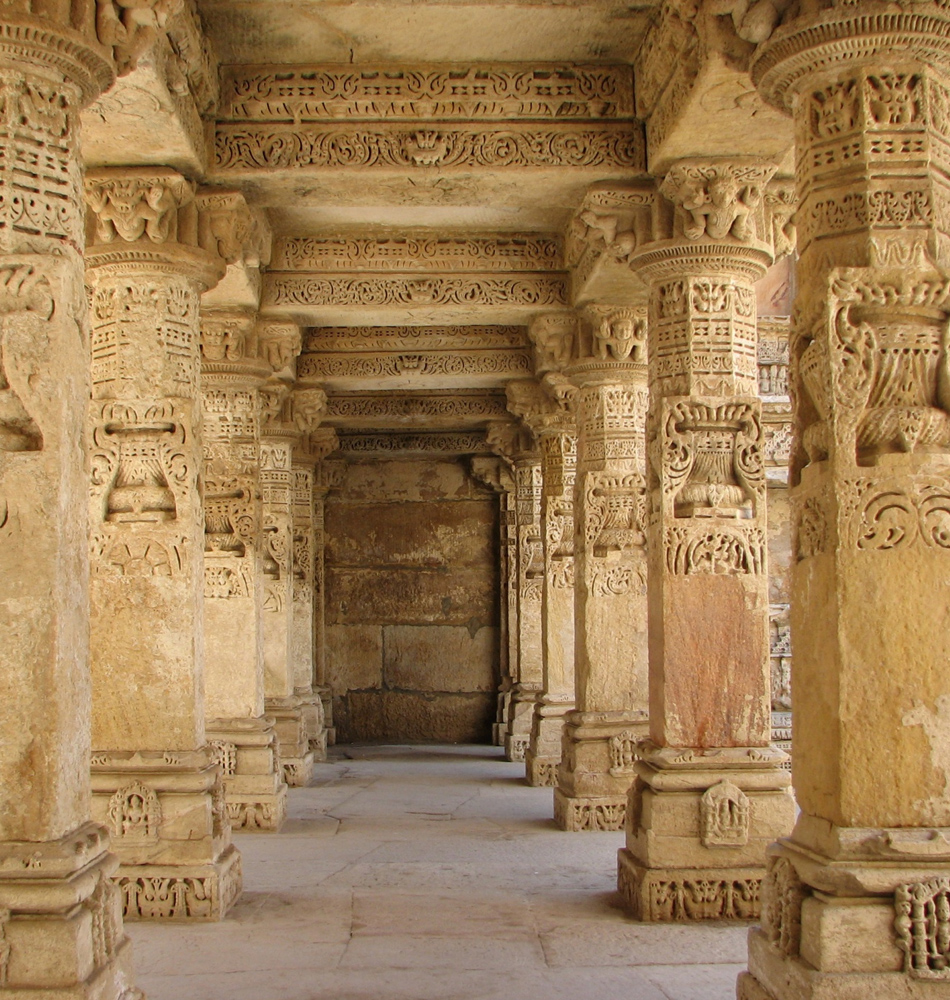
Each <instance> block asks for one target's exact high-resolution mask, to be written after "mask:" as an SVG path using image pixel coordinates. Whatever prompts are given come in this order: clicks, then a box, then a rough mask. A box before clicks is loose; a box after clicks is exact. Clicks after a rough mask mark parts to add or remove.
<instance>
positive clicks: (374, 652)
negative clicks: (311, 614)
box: [326, 625, 383, 695]
mask: <svg viewBox="0 0 950 1000" xmlns="http://www.w3.org/2000/svg"><path fill="white" fill-rule="evenodd" d="M326 656H327V660H326V662H327V684H328V685H329V687H330V688H331V689H332V690H333V691H334V692H335V693H336V694H337V695H340V694H343V693H344V692H346V691H354V690H356V691H360V690H367V689H372V688H380V687H382V684H383V630H382V628H380V626H379V625H328V626H327V629H326Z"/></svg>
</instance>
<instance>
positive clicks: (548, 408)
mask: <svg viewBox="0 0 950 1000" xmlns="http://www.w3.org/2000/svg"><path fill="white" fill-rule="evenodd" d="M552 389H553V391H552ZM571 389H572V387H570V386H569V385H568V386H561V385H560V384H558V383H555V384H553V385H551V383H547V384H545V383H542V382H539V381H538V380H537V379H530V378H529V379H514V380H513V381H511V382H509V383H508V385H507V386H506V387H505V394H506V396H507V400H508V409H509V410H510V412H512V413H513V414H515V416H517V417H519V418H520V419H521V420H522V421H524V423H525V424H526V425H527V426H528V427H529V428H530V429H531V432H532V434H534V436H535V437H536V438H537V440H538V441H539V442H540V443H541V445H542V447H543V443H544V440H545V438H548V437H552V436H556V435H557V434H564V433H570V432H572V431H573V427H574V414H573V412H572V409H571V402H570V401H571V399H572V397H573V392H572V391H571Z"/></svg>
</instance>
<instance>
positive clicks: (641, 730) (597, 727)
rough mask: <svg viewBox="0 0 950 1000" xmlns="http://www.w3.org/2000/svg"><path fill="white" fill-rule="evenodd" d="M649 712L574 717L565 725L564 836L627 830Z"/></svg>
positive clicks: (560, 814)
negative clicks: (639, 746) (629, 799)
mask: <svg viewBox="0 0 950 1000" xmlns="http://www.w3.org/2000/svg"><path fill="white" fill-rule="evenodd" d="M646 729H647V720H646V715H645V713H643V712H576V711H575V712H570V713H569V714H568V715H567V718H566V721H565V724H564V737H563V744H562V758H561V766H560V767H559V768H558V772H557V788H556V789H555V791H554V820H555V822H556V823H557V825H558V826H559V827H560V828H561V829H562V830H568V831H570V832H577V831H582V830H622V829H623V824H624V819H625V817H626V813H627V791H628V789H629V788H630V784H631V782H632V781H633V779H634V777H635V776H636V775H635V772H634V770H633V764H634V760H635V759H636V756H637V749H636V747H637V744H638V743H639V742H640V741H641V740H642V739H644V738H645V737H646Z"/></svg>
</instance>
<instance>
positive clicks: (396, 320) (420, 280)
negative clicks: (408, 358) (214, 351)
mask: <svg viewBox="0 0 950 1000" xmlns="http://www.w3.org/2000/svg"><path fill="white" fill-rule="evenodd" d="M567 285H568V281H567V275H566V274H565V273H564V272H559V271H555V272H519V271H509V272H492V271H485V272H480V271H477V270H470V271H461V272H454V273H450V272H440V271H428V272H392V273H384V274H379V273H374V272H372V271H366V272H348V273H342V274H341V273H334V272H328V271H309V272H303V271H277V270H274V271H269V272H268V273H267V274H266V275H265V276H264V286H263V291H262V295H261V308H262V309H267V311H268V313H270V314H271V315H273V316H281V317H285V318H286V317H290V318H293V319H295V320H296V321H298V322H300V323H301V324H303V325H308V326H329V325H332V324H334V323H337V324H338V323H340V321H341V319H342V318H343V317H345V322H346V324H347V325H350V326H382V327H386V326H393V325H397V324H400V323H405V322H407V321H408V322H410V323H412V324H416V325H420V326H425V325H430V324H468V323H474V324H490V323H495V324H512V325H526V324H527V323H528V322H529V321H530V319H531V317H532V316H533V315H534V313H535V312H537V310H538V309H544V308H556V307H559V306H564V305H566V304H567V297H568V289H567Z"/></svg>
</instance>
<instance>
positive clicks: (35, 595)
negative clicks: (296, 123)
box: [0, 5, 134, 1000]
mask: <svg viewBox="0 0 950 1000" xmlns="http://www.w3.org/2000/svg"><path fill="white" fill-rule="evenodd" d="M9 14H11V12H10V11H9V10H8V11H5V13H4V17H3V25H2V27H3V31H2V41H0V65H2V82H0V92H2V95H3V100H2V107H3V111H2V113H0V150H2V154H3V155H2V166H0V205H2V208H0V287H2V289H3V296H2V298H0V403H2V406H0V512H2V513H0V535H2V539H3V546H2V551H3V559H2V568H3V572H2V573H0V629H2V634H3V644H2V651H0V675H2V677H3V698H2V700H0V996H6V995H10V996H14V995H15V996H17V997H21V996H52V995H53V993H54V992H55V993H56V995H57V996H62V997H71V998H76V1000H79V998H88V1000H93V998H95V1000H120V998H122V997H125V996H127V995H129V994H130V993H131V992H132V991H133V990H134V986H133V983H132V976H131V947H130V945H129V940H128V938H127V937H126V935H125V933H124V930H123V927H122V917H121V911H120V903H119V894H118V892H117V891H116V888H115V886H114V884H113V881H112V878H111V876H112V875H113V874H114V872H115V869H116V866H117V862H116V858H115V856H114V855H112V854H110V853H108V851H109V836H108V833H107V831H106V830H105V829H104V828H103V827H102V826H101V825H97V824H95V823H93V822H91V821H90V809H91V804H90V781H89V747H90V713H91V705H90V677H89V631H88V607H89V605H88V599H89V584H88V579H89V577H88V570H89V562H88V538H87V532H86V528H87V511H88V501H87V496H88V489H89V481H88V474H87V470H86V469H85V468H84V456H83V453H82V448H81V445H80V442H81V439H82V428H83V423H84V419H85V408H86V406H87V404H88V398H89V362H88V358H87V357H86V355H85V350H84V342H85V337H86V334H87V332H88V320H87V318H86V302H85V296H84V294H83V261H82V248H83V232H82V188H81V165H80V157H79V148H78V139H79V134H78V132H79V111H80V108H81V107H82V106H83V105H86V104H88V103H89V102H90V101H92V100H93V99H94V98H95V97H97V96H98V95H99V94H100V93H101V92H102V91H104V90H106V89H107V88H108V87H109V86H110V84H111V82H112V78H113V68H112V66H111V64H110V61H109V60H108V59H107V58H106V53H105V52H104V51H103V50H102V49H101V47H100V46H99V45H98V44H97V42H96V39H95V37H94V33H93V32H92V30H91V28H92V26H91V23H87V24H85V25H84V24H83V23H81V22H80V21H78V20H75V19H74V20H67V19H66V18H63V19H62V21H60V20H59V19H57V20H56V21H55V22H54V21H52V20H45V19H41V18H39V17H37V18H33V17H29V16H25V15H23V14H21V13H20V12H17V14H15V15H13V16H11V17H9V18H8V16H7V15H9ZM72 14H73V16H74V17H75V15H81V16H82V15H88V14H89V11H88V10H87V11H82V9H81V7H80V5H74V6H73V9H72ZM85 29H89V30H85Z"/></svg>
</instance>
